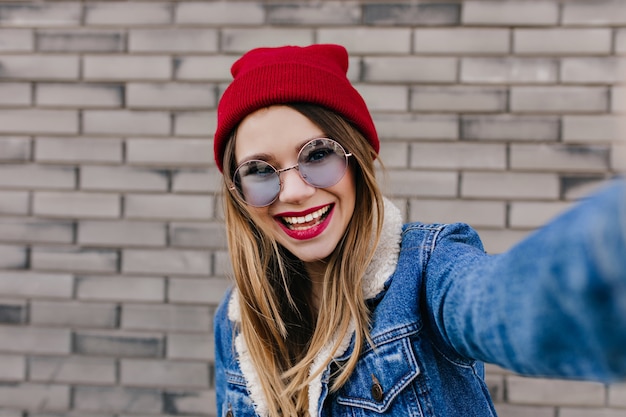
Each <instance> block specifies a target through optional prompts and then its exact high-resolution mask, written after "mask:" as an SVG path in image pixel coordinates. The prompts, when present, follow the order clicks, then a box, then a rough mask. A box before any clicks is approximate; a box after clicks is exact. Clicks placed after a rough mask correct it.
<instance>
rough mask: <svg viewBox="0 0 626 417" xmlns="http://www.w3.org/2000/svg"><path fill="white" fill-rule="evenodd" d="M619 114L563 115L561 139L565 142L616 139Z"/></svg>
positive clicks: (608, 140)
mask: <svg viewBox="0 0 626 417" xmlns="http://www.w3.org/2000/svg"><path fill="white" fill-rule="evenodd" d="M619 123H620V118H619V116H615V115H593V116H583V115H580V116H564V117H563V141H565V142H601V143H602V142H612V141H616V140H618V139H619V138H620V137H621V136H620V134H619Z"/></svg>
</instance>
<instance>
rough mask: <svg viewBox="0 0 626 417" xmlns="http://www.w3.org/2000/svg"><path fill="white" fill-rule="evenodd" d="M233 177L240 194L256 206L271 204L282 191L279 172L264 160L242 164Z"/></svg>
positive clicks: (247, 201)
mask: <svg viewBox="0 0 626 417" xmlns="http://www.w3.org/2000/svg"><path fill="white" fill-rule="evenodd" d="M233 179H234V182H235V188H236V190H237V192H238V193H239V196H240V197H241V198H242V199H243V200H244V201H245V202H246V203H247V204H249V205H251V206H254V207H263V206H267V205H269V204H271V203H272V202H273V201H274V200H275V199H276V197H277V196H278V193H279V192H280V179H279V178H278V173H277V172H276V170H275V169H274V168H273V167H272V166H271V165H270V164H268V163H267V162H264V161H248V162H246V163H244V164H242V165H240V166H239V168H237V171H235V175H234V177H233Z"/></svg>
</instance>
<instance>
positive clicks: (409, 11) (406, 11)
mask: <svg viewBox="0 0 626 417" xmlns="http://www.w3.org/2000/svg"><path fill="white" fill-rule="evenodd" d="M362 7H363V22H364V23H365V24H374V25H412V26H413V25H417V26H435V25H441V26H454V25H458V24H459V21H460V15H461V12H460V10H461V5H460V4H455V3H442V4H437V3H410V4H402V3H374V4H368V3H365V4H363V6H362Z"/></svg>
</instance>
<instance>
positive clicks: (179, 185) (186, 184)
mask: <svg viewBox="0 0 626 417" xmlns="http://www.w3.org/2000/svg"><path fill="white" fill-rule="evenodd" d="M205 156H206V155H205ZM221 189H222V176H221V174H220V173H219V171H217V170H216V169H215V168H213V167H212V168H207V169H200V168H198V169H184V170H176V172H174V173H173V177H172V191H174V192H199V193H209V192H210V193H216V192H218V191H220V190H221Z"/></svg>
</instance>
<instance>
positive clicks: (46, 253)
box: [31, 247, 119, 272]
mask: <svg viewBox="0 0 626 417" xmlns="http://www.w3.org/2000/svg"><path fill="white" fill-rule="evenodd" d="M118 258H119V255H118V253H117V251H114V250H108V249H89V248H67V247H35V248H32V250H31V266H32V268H33V269H41V270H56V271H73V272H74V271H84V272H116V271H117V265H118Z"/></svg>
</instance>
